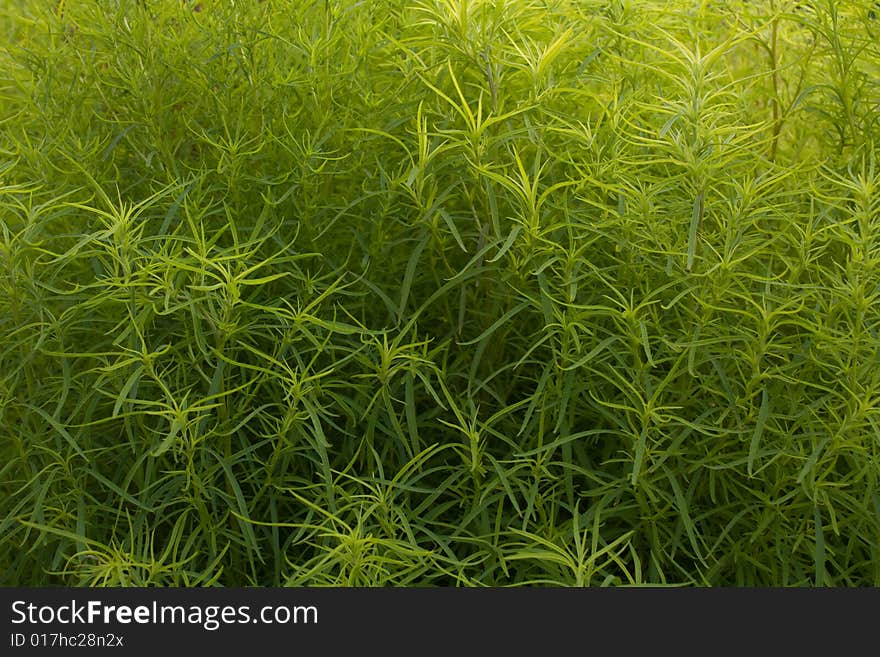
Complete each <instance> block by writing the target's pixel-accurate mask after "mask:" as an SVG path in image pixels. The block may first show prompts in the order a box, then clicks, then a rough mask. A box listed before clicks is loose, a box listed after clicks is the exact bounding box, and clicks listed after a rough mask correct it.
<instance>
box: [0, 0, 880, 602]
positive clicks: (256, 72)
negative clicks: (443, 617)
mask: <svg viewBox="0 0 880 657" xmlns="http://www.w3.org/2000/svg"><path fill="white" fill-rule="evenodd" d="M48 4H49V3H42V2H30V1H25V0H2V1H0V8H2V11H0V34H3V35H6V36H5V40H4V41H3V42H0V62H2V64H0V125H2V130H0V240H2V241H0V286H2V293H0V537H2V538H0V583H2V584H7V585H10V584H16V585H45V584H64V585H74V586H98V585H138V586H140V585H178V586H201V585H212V584H222V585H354V586H362V585H394V586H409V585H444V586H457V585H462V586H487V585H496V586H497V585H618V584H645V583H652V584H687V585H741V586H751V585H779V586H791V585H843V586H864V585H874V586H877V585H880V554H878V545H880V493H878V451H880V429H878V422H880V417H878V410H880V407H878V395H880V341H878V319H880V316H878V312H880V311H878V304H877V303H876V300H877V296H878V293H880V274H878V265H880V260H878V257H880V250H878V249H880V244H878V239H880V232H878V228H880V227H878V222H880V173H878V170H877V145H876V144H877V137H878V134H880V129H878V116H880V85H878V82H880V52H878V48H880V46H878V44H880V39H878V38H877V36H878V32H880V21H878V20H877V16H876V15H875V14H876V12H877V11H878V10H877V9H876V7H874V3H872V2H867V1H855V0H847V1H844V2H834V1H831V0H816V1H813V2H800V3H794V2H789V1H787V0H775V1H774V0H771V1H770V2H759V3H751V2H741V1H730V2H728V1H724V2H713V1H711V0H705V1H703V2H687V1H675V2H662V1H649V0H643V1H636V0H631V1H625V0H602V1H600V0H577V1H574V0H542V1H539V0H511V1H507V2H505V1H502V0H470V1H468V0H413V1H412V2H402V1H401V0H375V1H371V2H351V1H341V0H340V1H336V2H333V1H330V0H320V1H312V2H309V1H303V2H282V1H280V0H277V1H276V0H265V1H262V2H243V3H242V2H219V1H217V2H208V1H203V2H199V3H193V2H184V3H172V2H138V3H135V2H127V1H110V0H98V1H96V2H73V1H72V0H68V1H67V2H64V3H62V7H61V8H62V9H63V11H58V10H57V8H55V7H54V6H48Z"/></svg>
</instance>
